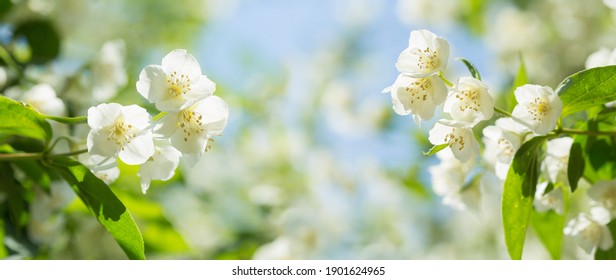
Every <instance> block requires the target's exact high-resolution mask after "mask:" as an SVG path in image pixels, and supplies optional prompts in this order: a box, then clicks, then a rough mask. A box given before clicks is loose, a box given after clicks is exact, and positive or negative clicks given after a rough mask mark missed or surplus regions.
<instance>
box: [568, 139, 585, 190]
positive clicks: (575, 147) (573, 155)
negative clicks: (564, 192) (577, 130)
mask: <svg viewBox="0 0 616 280" xmlns="http://www.w3.org/2000/svg"><path fill="white" fill-rule="evenodd" d="M576 139H579V138H576ZM582 175H584V154H583V152H582V145H581V144H580V142H577V141H574V142H573V144H572V145H571V150H570V151H569V163H568V165H567V177H568V179H569V185H570V186H571V192H574V191H575V190H576V189H577V185H578V181H579V180H580V178H582Z"/></svg>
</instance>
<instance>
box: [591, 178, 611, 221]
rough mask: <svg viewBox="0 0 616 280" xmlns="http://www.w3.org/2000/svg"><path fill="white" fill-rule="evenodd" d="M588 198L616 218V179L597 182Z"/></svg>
mask: <svg viewBox="0 0 616 280" xmlns="http://www.w3.org/2000/svg"><path fill="white" fill-rule="evenodd" d="M588 196H589V197H590V198H591V199H592V200H594V201H595V202H597V203H599V205H601V206H603V207H605V209H607V210H608V211H609V212H610V215H611V217H612V218H615V217H616V179H613V180H610V181H604V180H602V181H598V182H596V183H595V184H594V185H592V186H591V187H590V189H588Z"/></svg>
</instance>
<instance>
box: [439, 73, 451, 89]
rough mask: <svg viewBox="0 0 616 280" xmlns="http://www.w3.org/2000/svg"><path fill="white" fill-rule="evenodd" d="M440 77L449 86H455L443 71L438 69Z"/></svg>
mask: <svg viewBox="0 0 616 280" xmlns="http://www.w3.org/2000/svg"><path fill="white" fill-rule="evenodd" d="M438 77H439V78H441V80H442V81H443V82H445V84H446V85H447V86H449V87H453V84H452V83H451V82H450V81H449V80H447V78H445V76H444V75H443V71H438Z"/></svg>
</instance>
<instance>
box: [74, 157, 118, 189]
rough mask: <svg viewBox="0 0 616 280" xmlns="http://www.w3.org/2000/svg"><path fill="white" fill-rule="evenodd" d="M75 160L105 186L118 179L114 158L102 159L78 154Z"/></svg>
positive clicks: (116, 163) (116, 164)
mask: <svg viewBox="0 0 616 280" xmlns="http://www.w3.org/2000/svg"><path fill="white" fill-rule="evenodd" d="M77 159H78V160H79V162H81V164H83V165H84V166H86V167H87V168H88V169H90V171H91V172H92V174H94V176H96V177H97V178H99V179H101V181H103V182H104V183H105V184H107V185H111V184H113V182H115V181H116V180H117V179H118V177H120V168H118V162H117V161H116V159H115V158H108V157H107V158H104V157H101V156H97V155H91V154H89V153H85V154H80V155H79V156H78V157H77Z"/></svg>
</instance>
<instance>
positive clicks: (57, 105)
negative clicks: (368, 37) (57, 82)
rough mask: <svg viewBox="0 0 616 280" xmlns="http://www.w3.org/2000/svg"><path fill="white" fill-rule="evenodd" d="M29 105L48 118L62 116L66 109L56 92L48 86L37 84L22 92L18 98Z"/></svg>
mask: <svg viewBox="0 0 616 280" xmlns="http://www.w3.org/2000/svg"><path fill="white" fill-rule="evenodd" d="M19 99H20V100H21V101H23V102H25V103H27V104H30V105H31V106H32V107H34V108H36V109H37V110H38V111H39V112H41V113H43V114H45V115H50V116H64V115H65V111H66V108H65V106H64V102H62V100H61V99H60V98H58V96H57V95H56V91H55V90H54V89H53V88H52V87H51V86H50V85H48V84H38V85H35V86H33V87H32V88H31V89H30V90H28V91H26V92H24V94H23V95H22V96H21V97H20V98H19Z"/></svg>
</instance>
